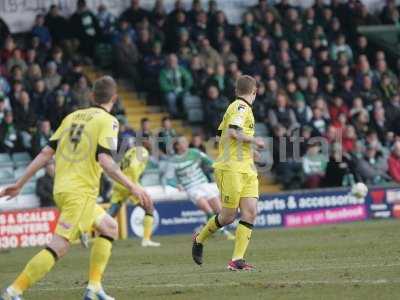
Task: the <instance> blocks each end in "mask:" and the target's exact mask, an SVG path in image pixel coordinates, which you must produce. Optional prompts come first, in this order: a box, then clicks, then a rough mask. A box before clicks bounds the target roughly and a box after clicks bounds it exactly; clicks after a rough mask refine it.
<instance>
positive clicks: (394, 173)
mask: <svg viewBox="0 0 400 300" xmlns="http://www.w3.org/2000/svg"><path fill="white" fill-rule="evenodd" d="M388 166H389V174H390V176H391V178H392V179H393V180H394V181H395V182H397V183H400V141H396V142H395V143H394V145H393V149H392V153H391V154H390V156H389V159H388Z"/></svg>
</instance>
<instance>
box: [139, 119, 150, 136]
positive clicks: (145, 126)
mask: <svg viewBox="0 0 400 300" xmlns="http://www.w3.org/2000/svg"><path fill="white" fill-rule="evenodd" d="M150 125H151V123H150V119H149V118H142V119H141V120H140V129H139V131H138V134H137V136H138V137H139V138H140V137H152V136H153V133H152V132H151V126H150Z"/></svg>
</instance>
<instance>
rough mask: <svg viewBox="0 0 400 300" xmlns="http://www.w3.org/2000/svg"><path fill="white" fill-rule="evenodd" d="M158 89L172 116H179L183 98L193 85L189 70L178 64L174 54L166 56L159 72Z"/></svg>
mask: <svg viewBox="0 0 400 300" xmlns="http://www.w3.org/2000/svg"><path fill="white" fill-rule="evenodd" d="M159 80H160V90H161V93H162V95H163V98H164V101H165V105H166V106H167V110H168V112H169V113H170V114H171V115H172V117H179V115H180V110H179V109H178V106H180V105H181V102H182V101H183V98H184V97H185V96H186V95H187V94H188V92H189V89H190V88H191V87H192V85H193V80H192V75H191V74H190V73H189V71H188V70H187V69H186V68H184V67H182V66H180V65H179V64H178V58H177V56H176V55H175V54H170V55H169V56H168V58H167V65H166V67H165V68H163V69H162V70H161V72H160V78H159Z"/></svg>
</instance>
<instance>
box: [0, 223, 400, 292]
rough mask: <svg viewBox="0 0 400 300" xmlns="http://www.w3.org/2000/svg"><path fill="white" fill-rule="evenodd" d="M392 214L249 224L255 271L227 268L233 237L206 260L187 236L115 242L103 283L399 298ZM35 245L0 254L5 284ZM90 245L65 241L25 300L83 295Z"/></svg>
mask: <svg viewBox="0 0 400 300" xmlns="http://www.w3.org/2000/svg"><path fill="white" fill-rule="evenodd" d="M399 225H400V224H399V223H398V221H395V220H391V221H370V222H363V223H353V224H342V225H334V226H323V227H316V228H306V229H293V230H282V229H277V230H255V231H254V233H253V238H252V241H251V243H250V249H249V251H248V256H247V259H248V261H249V262H251V263H254V264H255V265H256V266H257V271H255V272H247V273H246V272H230V271H227V270H226V268H225V267H226V263H227V261H228V259H229V258H230V255H231V252H232V247H233V242H231V241H226V240H224V239H223V237H222V236H217V237H215V238H213V239H211V240H210V241H209V242H208V243H207V244H206V247H205V257H204V260H205V263H204V265H203V266H202V267H198V266H197V265H195V264H194V263H193V262H192V258H191V254H190V251H191V237H190V236H188V235H186V236H183V235H181V236H172V237H171V236H170V237H155V239H156V240H159V241H161V242H162V247H161V248H159V249H149V248H141V247H140V245H139V241H138V240H128V241H118V242H116V243H115V245H114V248H113V255H112V258H111V262H110V264H109V266H108V269H107V271H106V275H105V280H104V287H105V289H106V291H108V292H109V293H110V294H111V295H113V296H114V297H116V299H118V300H122V299H185V300H186V299H190V300H192V299H218V300H221V299H246V300H252V299H274V300H276V299H296V300H299V299H301V300H303V299H324V300H325V299H335V300H336V299H346V300H348V299H363V300H364V299H374V300H378V299H379V300H380V299H400V239H399ZM37 250H38V249H32V248H31V249H17V250H13V251H7V252H1V253H0V285H1V288H4V286H6V285H7V284H9V283H10V281H11V280H12V279H13V278H14V277H15V276H16V275H17V273H18V272H19V271H20V270H21V269H22V267H23V266H24V264H25V262H26V261H27V259H29V258H30V257H31V256H32V255H33V254H35V253H36V252H37ZM88 258H89V251H88V250H85V249H82V248H80V246H74V247H72V249H71V251H70V253H69V254H68V255H67V256H66V257H65V258H63V259H62V260H61V261H60V262H59V263H58V264H57V265H56V267H55V268H54V269H53V271H52V272H51V273H50V274H49V275H48V276H47V277H46V278H45V279H44V280H43V281H41V282H40V283H39V284H37V285H36V286H35V287H34V288H32V289H31V290H29V291H28V292H27V293H26V294H25V299H28V300H29V299H32V300H34V299H41V300H45V299H52V300H54V299H63V300H67V299H82V293H83V290H84V287H85V283H86V278H87V268H88Z"/></svg>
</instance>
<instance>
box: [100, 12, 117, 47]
mask: <svg viewBox="0 0 400 300" xmlns="http://www.w3.org/2000/svg"><path fill="white" fill-rule="evenodd" d="M97 20H98V22H99V27H100V30H101V32H102V34H103V36H104V38H105V41H106V42H108V41H109V39H111V37H112V35H113V33H114V31H115V29H116V23H117V19H116V18H115V16H114V15H113V14H112V13H111V12H110V11H109V10H108V9H107V6H105V5H104V4H100V5H99V7H98V9H97Z"/></svg>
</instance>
